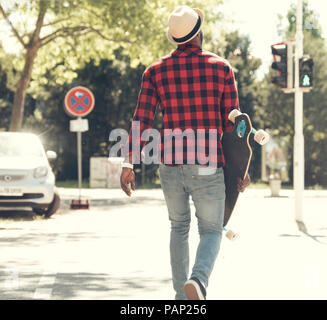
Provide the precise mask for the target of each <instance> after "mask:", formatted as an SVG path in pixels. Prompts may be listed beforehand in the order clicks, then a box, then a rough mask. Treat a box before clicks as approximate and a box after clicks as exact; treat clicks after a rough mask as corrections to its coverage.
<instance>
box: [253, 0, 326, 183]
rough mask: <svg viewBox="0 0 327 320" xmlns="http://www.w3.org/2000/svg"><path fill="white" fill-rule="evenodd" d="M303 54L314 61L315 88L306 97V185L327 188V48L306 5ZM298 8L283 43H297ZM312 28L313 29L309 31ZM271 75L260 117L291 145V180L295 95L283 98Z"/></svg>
mask: <svg viewBox="0 0 327 320" xmlns="http://www.w3.org/2000/svg"><path fill="white" fill-rule="evenodd" d="M303 11H304V19H303V23H304V25H303V26H304V28H306V29H304V32H303V33H304V53H305V54H309V55H310V56H311V58H313V60H314V87H313V89H312V90H311V91H310V93H304V103H303V113H304V115H303V126H304V139H305V183H306V185H309V186H312V185H317V184H319V185H323V186H327V172H326V170H325V167H326V164H327V154H326V153H324V152H321V151H322V150H325V149H326V147H327V142H326V138H327V127H326V124H325V119H326V118H327V110H326V108H325V100H326V96H327V85H326V79H327V48H326V42H325V40H324V39H323V38H322V36H321V27H320V25H319V24H318V21H317V15H316V13H315V12H313V11H312V10H310V9H309V7H308V4H307V2H305V3H304V7H303ZM295 17H296V8H295V6H292V7H291V9H290V11H289V12H288V14H287V18H288V21H289V26H288V27H287V29H286V30H284V33H282V34H283V36H284V39H294V37H295V31H296V19H295ZM308 26H310V28H308ZM271 77H272V74H271V73H269V74H268V75H267V76H266V77H265V78H264V79H263V81H262V83H261V84H260V85H261V90H260V93H261V94H260V99H261V102H260V104H261V106H262V108H261V109H259V110H258V117H259V118H260V119H261V120H260V121H261V122H262V124H264V125H265V127H268V128H270V130H271V131H272V133H273V134H274V135H276V136H281V137H286V138H287V140H288V141H289V143H288V163H289V166H290V170H289V173H290V178H291V179H292V172H293V136H294V98H293V96H294V95H293V94H287V95H286V94H284V93H283V92H282V91H281V90H280V89H278V88H277V87H276V86H274V85H273V84H272V83H271Z"/></svg>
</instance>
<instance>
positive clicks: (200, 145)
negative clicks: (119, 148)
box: [121, 6, 250, 300]
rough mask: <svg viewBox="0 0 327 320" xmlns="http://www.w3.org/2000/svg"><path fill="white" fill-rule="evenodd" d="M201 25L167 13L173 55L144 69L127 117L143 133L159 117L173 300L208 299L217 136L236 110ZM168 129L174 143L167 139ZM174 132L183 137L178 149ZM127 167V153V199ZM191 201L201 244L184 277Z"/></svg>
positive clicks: (199, 17) (187, 11)
mask: <svg viewBox="0 0 327 320" xmlns="http://www.w3.org/2000/svg"><path fill="white" fill-rule="evenodd" d="M203 22H204V14H203V12H202V11H201V10H200V9H192V8H190V7H188V6H179V7H177V8H176V9H175V10H174V11H173V12H172V13H171V15H170V17H169V21H168V31H167V37H168V40H169V41H170V42H172V43H173V44H174V45H176V46H177V49H176V50H174V51H173V52H172V53H170V54H169V55H167V56H165V57H163V58H161V59H159V60H158V61H157V62H155V63H154V64H152V65H151V66H150V67H148V68H147V69H146V70H145V72H144V74H143V81H142V88H141V91H140V95H139V99H138V103H137V107H136V110H135V113H134V116H133V122H134V121H139V126H140V132H141V134H142V132H143V131H144V130H146V129H150V128H151V127H152V122H153V119H154V115H155V111H156V107H157V105H158V104H159V105H160V108H161V111H162V115H163V126H162V127H163V128H162V130H161V132H160V133H161V146H160V150H161V156H160V159H161V163H160V164H159V175H160V181H161V186H162V189H163V193H164V196H165V200H166V204H167V208H168V213H169V219H170V221H171V234H170V262H171V269H172V278H173V286H174V289H175V291H176V295H175V298H176V299H181V300H182V299H191V300H203V299H205V298H206V288H207V286H208V282H209V277H210V274H211V271H212V269H213V267H214V263H215V260H216V257H217V255H218V251H219V247H220V242H221V237H222V229H223V216H224V206H225V183H224V173H223V166H224V164H225V159H224V154H223V149H222V145H221V137H222V134H223V132H224V131H228V130H230V129H231V128H232V123H231V122H230V121H229V120H228V115H229V113H230V112H231V111H232V110H233V109H235V108H239V105H238V96H237V89H236V85H235V79H234V74H233V70H232V68H231V66H230V65H229V63H228V62H227V61H226V60H224V59H223V58H220V57H218V56H217V55H215V54H213V53H210V52H207V51H204V50H202V40H203V34H202V25H203ZM132 126H133V125H132ZM132 129H133V128H132ZM190 129H191V130H192V132H195V135H193V136H192V135H191V137H193V138H194V137H197V139H195V140H194V139H193V140H192V139H191V142H190V143H189V141H185V139H183V137H184V136H185V135H183V132H184V133H185V132H186V131H187V130H190ZM176 130H177V131H176ZM178 130H179V131H178ZM132 131H133V130H131V133H132ZM172 131H173V132H174V137H175V145H172V143H171V140H168V139H167V136H168V135H171V132H172ZM167 132H168V134H167ZM176 132H180V134H181V135H182V139H181V140H179V144H178V143H176V141H177V140H178V139H176V135H177V134H176ZM188 132H190V131H188ZM131 133H130V137H129V146H131V144H132V134H131ZM187 140H188V139H187ZM167 141H170V142H167ZM140 145H141V147H142V145H144V143H140ZM192 147H193V148H192ZM130 150H131V147H130ZM207 155H208V156H207ZM132 161H133V160H132V152H131V151H130V154H129V158H128V159H127V161H126V162H125V163H124V164H123V171H122V174H121V187H122V189H123V190H124V191H125V193H126V194H127V195H129V196H130V195H131V190H130V188H129V184H131V189H132V190H135V184H134V173H133V164H132V163H133V162H132ZM205 161H206V162H205ZM208 163H209V165H208ZM249 183H250V179H249V177H247V178H246V179H245V180H244V181H240V182H239V186H238V187H239V190H240V191H244V189H245V188H246V187H247V186H248V184H249ZM190 197H191V198H192V200H193V202H194V206H195V209H196V213H195V215H196V217H197V222H198V230H199V234H200V242H199V245H198V248H197V252H196V258H195V263H194V265H193V268H192V272H191V276H190V278H189V244H188V235H189V230H190V221H191V215H190V211H191V210H190V203H189V198H190Z"/></svg>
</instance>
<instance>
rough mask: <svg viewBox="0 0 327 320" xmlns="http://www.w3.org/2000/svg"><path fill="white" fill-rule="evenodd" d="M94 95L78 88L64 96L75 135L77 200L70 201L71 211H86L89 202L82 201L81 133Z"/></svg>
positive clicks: (86, 124)
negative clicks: (72, 118) (73, 118)
mask: <svg viewBox="0 0 327 320" xmlns="http://www.w3.org/2000/svg"><path fill="white" fill-rule="evenodd" d="M94 101H95V100H94V95H93V93H92V92H91V90H89V89H88V88H85V87H82V86H78V87H74V88H72V89H70V90H69V91H68V92H67V93H66V96H65V101H64V102H65V103H64V107H65V111H66V112H67V113H68V114H69V115H70V116H72V117H76V119H75V120H71V121H70V123H69V125H70V131H71V132H76V134H77V176H78V192H79V197H78V200H71V202H70V208H71V209H88V208H89V206H90V202H89V200H83V201H82V132H85V131H88V130H89V125H88V120H87V119H83V118H82V117H83V116H86V115H88V114H89V113H90V112H91V111H92V110H93V108H94Z"/></svg>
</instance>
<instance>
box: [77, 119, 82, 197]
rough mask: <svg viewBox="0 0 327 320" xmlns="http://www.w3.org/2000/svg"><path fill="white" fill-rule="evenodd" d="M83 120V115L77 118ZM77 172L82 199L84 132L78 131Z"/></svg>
mask: <svg viewBox="0 0 327 320" xmlns="http://www.w3.org/2000/svg"><path fill="white" fill-rule="evenodd" d="M77 119H78V120H82V118H81V117H78V118H77ZM77 171H78V172H77V173H78V189H79V200H80V201H81V192H82V132H81V131H77Z"/></svg>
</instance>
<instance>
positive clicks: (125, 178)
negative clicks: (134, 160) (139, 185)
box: [120, 168, 135, 197]
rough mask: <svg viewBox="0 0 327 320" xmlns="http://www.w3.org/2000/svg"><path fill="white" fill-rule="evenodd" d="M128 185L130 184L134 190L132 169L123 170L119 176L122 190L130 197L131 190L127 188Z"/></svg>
mask: <svg viewBox="0 0 327 320" xmlns="http://www.w3.org/2000/svg"><path fill="white" fill-rule="evenodd" d="M129 184H131V188H132V190H133V191H134V190H135V175H134V171H133V169H130V168H123V169H122V172H121V175H120V186H121V188H122V190H123V191H124V192H125V193H126V194H127V195H128V196H129V197H130V196H131V189H130V188H129Z"/></svg>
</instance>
